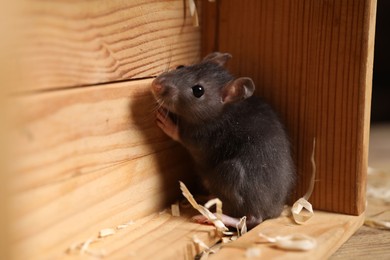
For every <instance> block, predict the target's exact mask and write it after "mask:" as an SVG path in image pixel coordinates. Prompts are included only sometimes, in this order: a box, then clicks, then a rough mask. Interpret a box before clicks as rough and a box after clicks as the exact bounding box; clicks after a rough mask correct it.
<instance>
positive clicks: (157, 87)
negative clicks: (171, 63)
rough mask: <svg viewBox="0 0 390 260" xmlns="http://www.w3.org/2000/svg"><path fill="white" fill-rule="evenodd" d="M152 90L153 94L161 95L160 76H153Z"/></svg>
mask: <svg viewBox="0 0 390 260" xmlns="http://www.w3.org/2000/svg"><path fill="white" fill-rule="evenodd" d="M152 91H153V93H154V94H155V95H161V93H162V92H163V84H162V82H161V79H160V78H158V77H157V78H155V79H154V80H153V82H152Z"/></svg>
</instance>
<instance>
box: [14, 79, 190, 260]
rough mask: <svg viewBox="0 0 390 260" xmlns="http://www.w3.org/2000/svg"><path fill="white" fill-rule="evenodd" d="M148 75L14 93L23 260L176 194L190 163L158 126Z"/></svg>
mask: <svg viewBox="0 0 390 260" xmlns="http://www.w3.org/2000/svg"><path fill="white" fill-rule="evenodd" d="M150 83H151V80H143V81H132V82H123V83H116V84H108V85H104V86H98V87H93V88H79V89H73V90H63V91H55V92H50V93H40V94H37V95H28V96H25V97H15V98H13V99H11V100H10V102H12V104H13V105H14V107H15V109H18V111H15V113H16V114H18V115H19V116H18V117H16V121H17V122H16V123H15V125H16V126H15V128H14V130H13V136H12V137H10V138H11V139H12V140H14V146H13V147H14V149H13V151H12V154H11V158H14V161H13V165H12V166H13V168H12V175H11V176H12V179H11V180H10V182H9V185H8V186H9V189H10V190H11V194H12V197H11V198H10V203H11V207H12V219H13V223H12V225H11V231H12V241H13V243H14V246H15V247H14V248H13V249H14V250H13V251H14V252H18V253H19V256H20V257H21V258H19V259H26V258H29V259H34V258H41V257H44V256H45V257H47V256H50V252H52V251H51V250H52V249H53V248H57V249H58V247H61V246H65V244H66V243H68V242H69V240H70V239H72V240H76V241H77V240H78V239H81V234H85V233H84V232H92V231H96V230H99V228H104V227H107V226H110V225H112V224H113V223H118V224H120V223H124V222H127V221H129V220H135V219H137V218H140V217H143V216H146V215H148V214H152V213H154V212H158V211H159V210H161V209H163V208H164V207H166V206H167V205H168V203H169V202H172V200H174V199H176V198H177V197H178V196H179V194H180V192H179V188H178V180H179V179H186V180H189V179H190V178H191V174H190V172H191V171H190V170H189V169H190V168H191V164H190V163H189V160H188V157H187V155H186V153H185V152H183V149H182V148H181V147H179V146H178V145H177V144H175V143H174V142H173V141H171V140H169V139H168V137H166V136H165V135H164V133H162V132H161V130H160V129H158V127H157V126H156V124H155V116H154V113H153V109H154V108H155V103H154V101H153V97H152V95H151V92H150ZM189 182H190V181H189ZM84 239H85V238H84Z"/></svg>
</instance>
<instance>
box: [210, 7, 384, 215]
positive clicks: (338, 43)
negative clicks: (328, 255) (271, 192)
mask: <svg viewBox="0 0 390 260" xmlns="http://www.w3.org/2000/svg"><path fill="white" fill-rule="evenodd" d="M375 8H376V1H375V0H343V1H338V0H331V1H325V0H323V1H317V0H313V1H312V0H309V1H303V0H301V1H294V2H292V1H284V0H277V1H266V0H263V1H256V0H245V1H241V2H240V4H237V3H236V2H235V1H229V0H226V1H219V2H218V7H216V8H215V9H216V10H217V11H216V12H217V13H216V14H214V16H215V17H219V18H218V20H217V21H216V23H217V24H215V23H214V24H213V21H215V19H212V18H207V17H206V18H205V21H204V26H210V27H213V26H217V28H218V38H217V39H214V38H213V37H211V39H209V40H207V39H204V40H203V42H206V43H207V42H208V41H210V43H209V44H208V45H206V48H207V50H212V48H213V46H216V47H215V48H216V49H218V50H220V51H223V52H230V53H232V55H233V59H232V60H231V62H229V68H230V69H231V71H232V72H233V73H234V74H235V75H237V76H249V77H252V78H253V79H254V82H255V83H256V86H257V94H258V95H260V96H263V97H264V98H265V99H266V100H267V101H269V102H270V103H271V104H272V105H273V106H274V107H275V108H276V109H277V111H278V112H279V113H280V115H281V117H282V119H283V121H285V122H286V125H287V129H288V131H289V133H290V136H291V139H292V144H293V150H294V156H295V158H296V165H297V171H298V174H299V179H298V187H297V192H296V195H295V198H297V197H300V196H302V195H303V194H304V193H305V192H306V190H307V187H308V184H309V180H310V175H311V164H310V155H311V152H312V151H311V150H312V141H313V138H314V137H315V138H316V140H317V148H316V156H315V157H316V163H317V177H316V186H315V190H314V193H313V196H312V199H311V200H312V202H313V204H314V207H315V208H318V209H322V210H329V211H333V212H342V213H349V214H361V213H362V212H363V211H364V203H365V199H364V192H365V188H364V187H365V182H366V179H365V175H366V169H367V151H368V133H369V119H370V118H369V117H370V116H369V113H370V100H371V80H372V60H373V42H374V37H373V35H374V28H375V10H376V9H375ZM203 37H206V38H207V37H209V36H208V34H207V33H206V34H203ZM213 41H216V42H213ZM204 46H205V45H204Z"/></svg>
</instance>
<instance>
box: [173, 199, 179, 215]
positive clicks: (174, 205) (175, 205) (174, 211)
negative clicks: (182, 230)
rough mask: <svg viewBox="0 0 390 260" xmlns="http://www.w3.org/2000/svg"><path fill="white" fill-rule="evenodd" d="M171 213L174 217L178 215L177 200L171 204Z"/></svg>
mask: <svg viewBox="0 0 390 260" xmlns="http://www.w3.org/2000/svg"><path fill="white" fill-rule="evenodd" d="M171 214H172V216H174V217H180V207H179V203H178V202H177V203H175V204H172V205H171Z"/></svg>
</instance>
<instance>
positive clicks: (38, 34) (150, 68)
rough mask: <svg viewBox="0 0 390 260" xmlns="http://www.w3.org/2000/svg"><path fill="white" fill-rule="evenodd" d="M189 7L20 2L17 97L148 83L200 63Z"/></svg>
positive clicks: (163, 0)
mask: <svg viewBox="0 0 390 260" xmlns="http://www.w3.org/2000/svg"><path fill="white" fill-rule="evenodd" d="M183 2H184V1H182V0H147V1H144V0H142V1H141V0H133V1H122V0H114V1H103V0H98V1H81V2H80V1H77V2H75V1H44V0H36V1H34V0H24V1H22V2H20V3H19V5H18V7H17V10H16V14H15V17H14V19H15V21H14V23H15V26H18V27H16V28H18V29H15V31H16V32H18V33H17V37H19V38H18V39H19V40H18V42H19V43H18V44H17V45H15V46H14V48H13V49H14V50H12V49H11V51H13V53H14V54H13V55H14V59H15V61H16V63H17V64H18V66H17V67H16V69H17V70H18V71H17V73H18V75H19V77H20V83H19V84H16V85H14V86H12V89H10V91H12V92H25V91H32V90H47V89H54V88H64V87H71V86H80V85H92V84H96V83H102V82H112V81H120V80H124V79H130V78H145V77H150V76H154V75H157V74H159V73H161V72H162V71H163V70H165V69H167V68H168V67H174V66H177V65H179V64H183V63H192V62H195V61H197V60H198V59H199V54H200V29H199V27H194V26H193V25H192V20H191V18H190V17H189V15H187V17H186V19H185V20H184V17H183V8H184V7H183ZM187 6H188V5H187ZM187 13H188V11H187Z"/></svg>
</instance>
